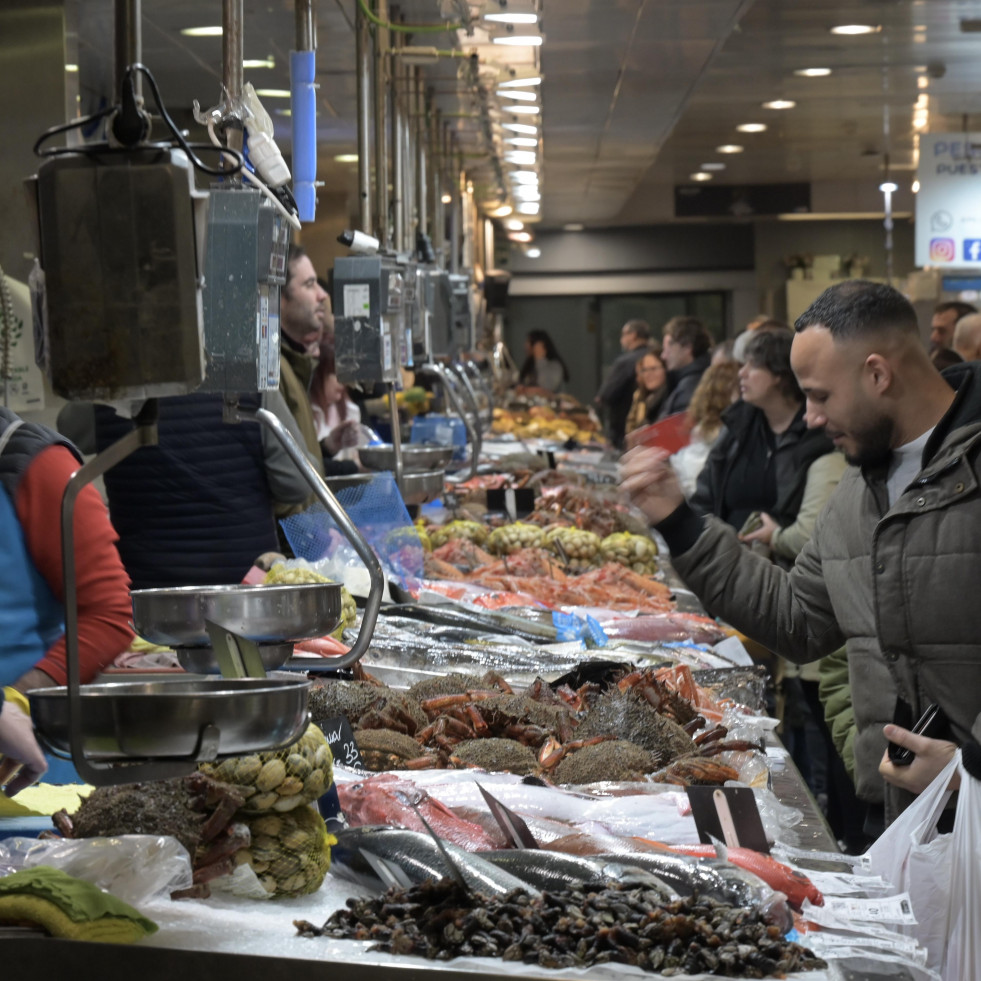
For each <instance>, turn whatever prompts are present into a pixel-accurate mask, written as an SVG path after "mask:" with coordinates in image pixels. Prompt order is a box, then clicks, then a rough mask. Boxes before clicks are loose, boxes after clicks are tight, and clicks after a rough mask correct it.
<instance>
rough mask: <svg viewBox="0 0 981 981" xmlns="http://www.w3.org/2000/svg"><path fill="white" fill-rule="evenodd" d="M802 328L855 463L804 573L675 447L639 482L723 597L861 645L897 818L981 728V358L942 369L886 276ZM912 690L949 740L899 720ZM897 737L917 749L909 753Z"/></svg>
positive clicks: (805, 374) (802, 340)
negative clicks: (718, 505) (729, 515)
mask: <svg viewBox="0 0 981 981" xmlns="http://www.w3.org/2000/svg"><path fill="white" fill-rule="evenodd" d="M796 331H797V333H796V336H795V338H794V343H793V348H792V351H791V364H792V366H793V369H794V373H795V374H796V376H797V379H798V381H799V383H800V386H801V388H802V389H803V391H804V395H805V397H806V400H807V403H806V416H805V418H806V420H807V424H808V425H809V426H811V427H821V428H823V429H824V430H825V432H826V433H827V435H828V436H829V437H831V439H832V441H833V442H834V444H835V445H836V446H838V447H839V448H840V449H842V450H843V451H844V453H845V458H846V460H847V461H848V462H849V463H850V464H851V467H849V469H848V470H847V471H846V472H845V475H844V477H843V478H842V480H841V482H840V483H839V485H838V488H837V489H836V490H835V492H834V493H833V494H832V496H831V498H830V500H829V501H828V504H827V506H826V507H825V509H824V511H823V512H822V514H821V515H820V516H819V518H818V520H817V524H816V526H815V529H814V533H813V536H812V538H811V541H810V542H809V543H808V544H807V545H805V546H804V549H803V551H802V552H801V553H800V556H799V557H798V559H797V563H796V565H795V566H794V568H793V569H792V570H791V571H790V572H789V573H788V572H785V571H783V570H781V569H779V568H777V567H776V566H774V565H773V564H772V563H769V562H766V561H764V560H762V559H761V558H760V557H758V556H756V555H753V554H752V553H751V552H749V551H748V550H746V549H743V548H740V545H739V541H738V539H737V537H736V535H735V533H734V531H733V530H732V529H731V528H728V527H727V526H725V525H724V524H723V523H722V522H719V521H718V520H716V519H713V518H702V517H699V516H697V515H696V514H695V513H694V512H693V511H692V510H691V509H690V508H688V506H687V505H686V504H685V503H684V498H683V496H682V494H681V491H680V488H679V487H678V484H677V480H676V479H675V478H674V477H673V475H672V472H671V468H670V466H668V464H667V460H666V459H665V457H664V455H663V454H661V453H659V452H658V451H656V450H650V449H646V448H637V449H635V450H631V451H630V452H629V453H628V454H626V455H625V457H624V458H623V460H622V463H621V466H622V479H623V483H622V486H623V487H624V489H625V490H627V491H628V492H629V493H630V494H631V496H632V497H633V499H634V502H635V503H636V504H637V505H638V506H639V507H640V508H641V509H642V510H643V511H644V512H645V513H646V514H647V516H648V518H649V519H650V520H651V521H652V522H653V523H654V524H655V525H656V526H657V528H658V530H659V531H660V532H661V534H662V535H663V536H664V538H665V539H666V541H667V543H668V547H669V548H670V550H671V554H672V560H673V562H674V564H675V567H676V569H677V571H678V572H679V573H680V574H681V576H682V577H683V578H684V579H685V581H686V582H687V584H688V585H689V587H691V588H692V589H693V590H694V591H695V593H696V594H697V595H698V596H700V597H701V599H702V601H703V602H704V603H705V606H706V607H707V609H708V610H709V611H710V612H711V613H713V614H717V615H720V616H722V617H724V618H725V619H726V620H728V621H729V622H730V623H732V624H733V626H735V627H737V628H738V629H739V630H742V631H743V632H744V633H746V634H748V635H750V636H752V637H753V638H754V639H756V640H758V641H759V642H760V643H762V644H764V645H765V646H766V647H768V648H770V649H771V650H774V651H777V652H778V653H780V654H782V655H784V656H785V657H787V658H788V659H789V660H792V661H796V662H798V663H804V662H807V661H812V660H816V659H817V658H819V657H821V656H822V655H824V654H827V653H830V652H831V651H833V650H834V649H835V648H837V647H839V646H840V645H841V644H842V643H845V644H846V646H847V651H848V667H849V681H850V685H851V689H852V698H853V704H854V709H855V718H856V725H857V729H858V732H857V736H856V742H855V761H856V769H857V771H858V777H859V780H861V779H863V776H864V779H866V780H869V779H870V778H871V777H874V773H875V771H876V770H877V771H878V773H879V774H881V776H882V777H883V778H884V779H885V780H886V782H887V784H888V785H889V786H888V787H887V788H886V800H885V805H886V815H885V816H886V821H887V823H888V822H889V821H890V820H892V819H893V818H894V817H895V816H896V814H897V813H898V812H899V810H901V809H902V808H903V807H904V806H906V804H908V803H909V801H910V800H911V796H910V795H911V794H916V793H919V792H920V791H921V790H923V789H924V788H925V787H926V786H927V785H928V784H929V783H930V782H931V781H932V779H933V778H934V777H935V776H936V774H937V773H939V772H940V770H941V769H942V767H943V766H944V765H945V764H946V762H947V761H948V760H949V759H950V757H951V755H952V754H953V752H954V750H955V749H956V745H957V744H964V743H968V742H971V741H972V740H974V741H976V740H977V739H978V738H979V737H981V718H979V713H981V648H979V643H978V638H979V637H981V607H976V606H974V605H972V604H970V603H965V602H964V592H963V590H966V589H969V588H970V584H973V583H976V582H977V581H979V577H981V536H979V535H978V528H979V527H981V491H979V486H981V365H979V364H976V363H974V364H971V363H964V364H960V365H956V366H954V367H953V368H951V369H948V371H947V373H946V374H945V375H944V376H941V375H940V374H939V373H938V372H937V370H936V369H935V368H934V366H933V365H932V364H931V362H930V360H929V357H928V355H927V353H926V351H925V350H924V349H923V345H922V343H921V342H920V337H919V328H918V324H917V320H916V314H915V311H914V310H913V308H912V306H911V304H910V303H909V302H908V301H907V300H906V299H905V298H904V297H903V296H902V294H900V293H899V292H897V291H896V290H894V289H892V287H889V286H884V285H881V284H875V283H870V282H863V281H848V282H844V283H840V284H837V285H835V286H832V287H831V288H830V289H828V290H826V291H825V292H824V293H823V294H822V295H821V296H820V297H819V298H818V299H817V300H816V301H815V302H814V303H813V304H812V305H811V307H810V308H809V309H808V310H807V311H806V312H805V313H804V314H803V315H802V316H801V317H800V318H799V319H798V321H797V324H796ZM897 692H898V694H899V696H900V697H901V698H902V700H903V701H904V702H905V703H906V704H907V705H908V706H909V709H910V713H911V714H910V717H909V721H910V722H912V720H914V719H917V718H919V717H920V716H921V715H922V714H923V712H924V710H925V709H926V708H927V706H928V704H930V703H936V704H937V705H938V706H939V708H940V709H941V710H942V711H943V713H944V714H945V715H946V718H947V720H948V722H949V726H950V739H937V738H932V737H930V736H928V735H923V734H916V733H913V732H911V731H910V729H909V726H908V725H907V726H903V725H898V724H896V723H891V724H888V725H886V726H885V727H883V726H882V725H881V723H882V722H883V721H886V720H888V719H890V718H893V700H894V699H895V697H896V694H897ZM886 740H890V741H892V742H894V743H896V744H897V745H899V746H900V747H902V748H905V749H908V750H910V751H912V753H913V754H915V758H914V759H913V760H912V761H911V762H910V763H909V764H908V765H905V766H903V765H899V766H897V765H896V764H895V763H894V762H892V761H891V760H890V759H889V756H888V753H887V752H886ZM870 771H871V772H870ZM979 778H981V773H979Z"/></svg>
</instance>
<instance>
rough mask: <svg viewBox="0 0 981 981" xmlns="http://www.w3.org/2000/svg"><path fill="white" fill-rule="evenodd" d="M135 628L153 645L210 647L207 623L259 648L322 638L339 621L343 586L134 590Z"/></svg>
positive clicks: (210, 587)
mask: <svg viewBox="0 0 981 981" xmlns="http://www.w3.org/2000/svg"><path fill="white" fill-rule="evenodd" d="M131 596H132V600H133V627H134V628H135V630H136V632H137V633H138V634H139V635H140V636H141V637H143V638H144V639H146V640H148V641H150V643H152V644H163V645H166V646H168V647H210V646H211V638H210V637H209V636H208V630H207V627H206V626H205V621H206V620H210V621H212V622H213V623H218V624H220V625H221V626H223V627H226V628H227V629H228V630H230V631H232V633H235V634H238V635H239V636H241V637H245V638H246V639H247V640H251V641H252V642H253V643H256V644H274V643H282V642H283V641H286V640H298V639H300V638H303V637H322V636H323V635H324V634H329V633H330V632H331V631H332V630H333V629H334V628H335V627H336V626H337V625H338V624H339V623H340V622H341V586H340V583H333V582H331V583H299V584H296V585H283V586H241V585H239V586H179V587H176V588H173V589H135V590H133V592H132V593H131Z"/></svg>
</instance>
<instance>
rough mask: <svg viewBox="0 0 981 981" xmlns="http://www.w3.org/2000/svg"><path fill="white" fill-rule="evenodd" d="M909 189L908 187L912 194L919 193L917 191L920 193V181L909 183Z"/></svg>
mask: <svg viewBox="0 0 981 981" xmlns="http://www.w3.org/2000/svg"><path fill="white" fill-rule="evenodd" d="M909 189H910V190H911V191H912V192H913V193H914V194H919V193H920V182H919V181H913V183H912V184H910V188H909Z"/></svg>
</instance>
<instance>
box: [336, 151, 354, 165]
mask: <svg viewBox="0 0 981 981" xmlns="http://www.w3.org/2000/svg"><path fill="white" fill-rule="evenodd" d="M334 159H335V160H336V161H337V162H338V163H339V164H350V163H357V162H358V155H357V154H356V153H339V154H338V155H337V156H336V157H334Z"/></svg>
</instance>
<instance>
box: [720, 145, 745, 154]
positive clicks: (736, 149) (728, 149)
mask: <svg viewBox="0 0 981 981" xmlns="http://www.w3.org/2000/svg"><path fill="white" fill-rule="evenodd" d="M715 152H716V153H742V152H743V148H742V147H741V146H740V145H739V144H738V143H723V144H722V146H717V147H716V148H715Z"/></svg>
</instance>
